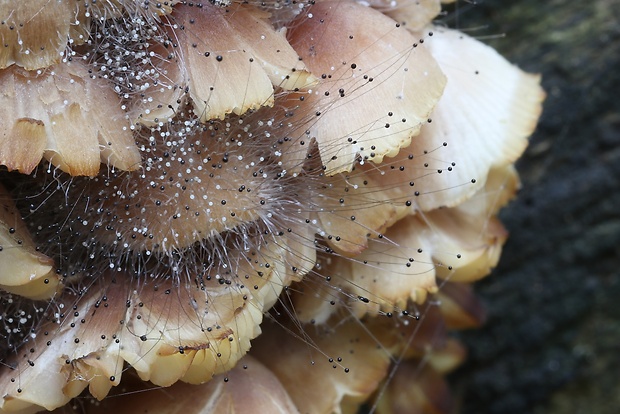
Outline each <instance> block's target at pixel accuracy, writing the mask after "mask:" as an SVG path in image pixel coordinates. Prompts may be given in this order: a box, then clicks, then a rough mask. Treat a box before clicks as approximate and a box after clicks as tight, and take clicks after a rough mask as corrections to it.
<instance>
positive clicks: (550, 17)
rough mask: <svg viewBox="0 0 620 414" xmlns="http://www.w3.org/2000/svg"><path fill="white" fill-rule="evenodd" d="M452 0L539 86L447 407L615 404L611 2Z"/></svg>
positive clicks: (618, 47)
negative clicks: (539, 79) (503, 239)
mask: <svg viewBox="0 0 620 414" xmlns="http://www.w3.org/2000/svg"><path fill="white" fill-rule="evenodd" d="M460 7H461V9H460V12H459V13H458V16H459V17H458V25H459V26H460V27H461V28H462V29H466V28H468V27H480V26H481V25H484V26H485V27H484V29H476V30H473V34H474V35H478V34H479V35H480V37H483V38H484V37H485V36H490V37H491V39H489V40H488V43H491V44H492V45H493V46H494V47H496V48H497V49H498V50H499V51H500V52H501V53H502V54H503V55H505V56H506V57H507V58H508V59H509V60H511V61H513V62H516V63H517V64H518V65H519V66H521V67H522V68H523V69H525V70H527V71H531V72H540V73H542V75H543V86H544V88H545V90H546V91H547V94H548V97H547V101H546V102H545V108H544V113H543V116H542V119H541V122H540V125H539V128H538V130H537V132H536V134H535V135H534V136H533V137H532V140H531V144H530V147H529V149H528V151H527V153H526V155H525V156H524V158H523V159H522V160H521V161H520V162H519V164H518V167H519V171H520V173H521V176H522V179H523V189H522V191H521V193H520V195H519V197H518V199H517V200H516V201H515V202H513V203H512V204H511V205H510V206H509V207H508V208H507V209H506V210H505V211H504V212H503V214H502V218H503V221H504V223H505V224H506V226H507V228H508V229H509V230H510V232H511V237H510V238H509V241H508V243H507V244H506V247H505V252H504V255H503V257H502V260H501V263H500V265H499V266H498V268H497V269H496V271H495V272H494V274H493V275H492V276H491V277H490V278H488V279H487V280H485V281H483V282H481V283H479V284H478V286H477V291H478V292H479V294H480V295H481V296H483V298H484V300H485V302H486V303H487V306H488V310H489V318H488V322H487V324H486V326H485V327H484V329H483V330H477V331H471V332H467V333H465V334H464V335H462V337H463V338H464V340H465V342H466V343H467V346H468V347H469V350H470V357H469V360H468V362H467V364H466V365H465V366H464V367H463V368H462V369H461V370H459V371H458V372H457V373H456V375H454V376H453V377H452V380H453V385H454V387H455V391H456V393H457V394H458V396H459V398H460V399H461V403H462V410H461V411H462V412H463V413H503V414H509V413H525V412H534V413H541V414H542V413H600V414H606V413H617V412H620V352H618V350H619V349H620V97H619V96H618V95H619V94H620V21H619V20H618V18H619V17H620V1H619V0H595V1H591V2H581V1H575V0H573V1H570V0H550V1H545V2H540V1H537V0H515V1H510V2H506V1H501V0H494V1H492V0H487V1H484V2H478V5H476V6H475V7H465V6H463V5H461V6H460ZM453 23H454V21H452V22H450V24H452V25H453ZM494 35H501V36H498V37H497V38H493V37H495V36H494Z"/></svg>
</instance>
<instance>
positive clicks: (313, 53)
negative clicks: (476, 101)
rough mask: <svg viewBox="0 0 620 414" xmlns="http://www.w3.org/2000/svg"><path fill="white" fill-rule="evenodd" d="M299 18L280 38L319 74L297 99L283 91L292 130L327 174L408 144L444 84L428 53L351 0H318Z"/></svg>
mask: <svg viewBox="0 0 620 414" xmlns="http://www.w3.org/2000/svg"><path fill="white" fill-rule="evenodd" d="M307 16H308V17H305V16H304V17H301V18H299V21H298V22H296V23H294V24H293V25H292V27H291V29H290V30H289V33H288V38H289V41H290V43H291V45H292V46H293V47H294V48H295V50H296V51H297V53H299V55H300V56H301V57H302V59H303V61H304V63H305V64H306V65H307V67H308V68H309V69H310V70H311V71H312V73H313V74H314V75H315V76H317V77H320V78H321V80H320V82H319V84H318V85H316V86H315V87H312V88H311V91H310V92H311V93H310V94H308V96H304V101H303V102H302V103H299V98H300V97H298V96H295V95H292V96H291V97H290V103H289V105H290V106H291V108H292V109H294V116H293V118H291V119H292V121H294V122H296V124H297V132H296V134H292V135H294V136H296V137H298V139H299V140H300V141H309V140H310V139H312V138H314V139H316V141H317V142H318V145H319V150H320V155H321V159H322V160H323V164H324V165H325V166H326V168H327V173H328V174H336V173H338V172H344V171H350V170H351V168H352V167H353V165H354V163H356V162H357V161H358V157H361V158H362V159H368V160H370V161H372V162H374V163H380V162H381V161H382V160H383V158H384V157H386V156H387V157H391V156H394V155H396V154H397V153H398V151H399V150H400V149H401V148H404V147H407V146H409V144H410V143H411V138H412V137H413V136H415V135H417V134H418V132H419V130H420V127H421V125H422V124H424V123H426V121H427V118H428V115H429V114H430V112H431V110H432V109H433V108H434V106H435V104H436V102H437V100H438V99H439V97H440V96H441V93H442V91H443V87H444V84H445V77H444V75H443V74H442V73H441V70H440V69H439V67H438V66H437V64H436V62H435V60H434V59H433V58H432V56H431V55H430V54H429V53H428V51H427V50H426V49H424V48H423V47H421V46H417V47H414V43H416V42H417V39H416V38H415V37H413V36H412V35H410V34H409V33H408V32H407V30H406V29H404V28H402V27H397V24H396V22H394V21H393V20H392V19H390V18H388V17H386V16H384V15H383V14H381V13H380V12H378V11H376V10H373V9H372V8H369V7H365V6H362V5H360V4H358V3H355V2H353V1H347V0H345V1H324V2H318V3H316V4H314V5H312V6H311V7H310V8H309V9H308V12H307ZM326 96H327V97H326Z"/></svg>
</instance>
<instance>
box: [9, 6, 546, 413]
mask: <svg viewBox="0 0 620 414" xmlns="http://www.w3.org/2000/svg"><path fill="white" fill-rule="evenodd" d="M440 11H441V4H440V2H439V0H427V1H411V0H398V1H392V2H387V1H383V0H373V1H370V2H356V1H353V0H321V1H266V2H259V1H249V2H248V1H243V2H240V1H239V2H237V1H232V2H229V1H210V2H209V1H205V2H187V1H168V2H153V1H142V0H96V1H95V0H89V1H85V0H79V1H78V0H57V1H53V2H52V1H50V0H32V1H28V2H3V3H2V4H0V34H1V35H2V39H3V45H2V47H0V99H1V100H2V102H0V126H1V128H2V133H1V134H0V165H1V166H2V167H1V170H0V200H1V204H0V206H1V207H2V208H1V209H0V321H1V322H0V358H1V362H2V363H1V365H0V390H2V395H0V397H1V399H0V412H20V413H27V412H35V411H38V410H54V409H57V408H59V407H65V409H66V410H68V411H71V410H77V411H80V412H111V411H112V410H120V411H119V412H133V410H136V411H138V410H140V411H144V410H146V411H148V412H161V413H164V412H170V410H171V409H172V408H171V407H172V406H174V407H175V408H174V409H175V410H176V411H178V412H180V411H181V410H183V411H187V412H188V413H189V412H196V413H198V412H200V413H207V412H209V413H211V412H213V413H216V412H217V413H219V412H270V413H271V412H282V413H290V412H309V413H331V412H356V411H357V410H358V409H359V407H360V406H362V405H363V404H370V405H371V406H372V407H373V410H376V411H377V412H380V413H396V412H412V411H410V410H418V411H420V412H429V413H430V412H433V413H435V412H444V413H448V412H451V410H452V405H451V402H450V399H449V390H448V389H447V386H446V384H445V382H444V380H443V378H442V376H443V374H445V373H447V372H449V371H450V370H452V369H454V368H455V367H456V366H457V365H458V364H459V363H460V362H461V361H462V359H463V358H464V349H463V348H462V346H461V345H460V344H459V343H458V342H457V341H455V340H454V339H450V338H449V337H448V335H447V330H448V329H464V328H470V327H475V326H478V325H479V324H480V323H481V322H482V320H483V319H484V311H483V309H482V307H481V305H480V303H479V302H478V301H477V300H476V298H475V296H474V294H473V292H472V289H471V286H470V283H471V282H473V281H475V280H478V279H480V278H482V277H484V276H485V275H487V274H488V273H489V271H490V270H491V268H493V267H494V266H495V264H496V263H497V261H498V259H499V255H500V252H501V246H502V244H503V242H504V241H505V239H506V236H507V233H506V231H505V229H504V228H503V226H502V225H501V223H500V222H499V220H498V219H497V213H498V211H499V209H500V208H501V207H502V206H504V205H505V204H506V203H507V202H508V201H509V200H510V198H511V197H512V196H513V195H514V193H515V192H516V190H517V188H518V186H519V182H518V176H517V173H516V171H515V169H514V167H513V164H514V162H515V161H516V160H517V159H518V157H519V156H520V155H521V153H522V152H523V150H524V149H525V147H526V145H527V137H528V136H529V135H530V134H531V132H532V131H533V129H534V127H535V124H536V121H537V119H538V116H539V114H540V108H541V101H542V99H543V95H544V94H543V93H542V91H541V89H540V87H539V78H538V77H537V76H534V75H529V74H525V73H523V72H521V71H520V70H519V69H518V68H516V67H514V66H512V65H510V64H509V63H508V62H506V61H505V60H504V59H503V58H501V57H500V56H499V55H498V54H497V53H496V52H495V51H494V50H492V49H491V48H489V47H488V46H485V45H484V44H482V43H480V42H479V41H477V40H475V39H473V38H471V37H469V36H467V35H465V34H463V33H461V32H458V31H456V30H453V29H449V28H446V27H443V26H440V25H433V23H432V21H433V19H434V18H436V17H437V15H438V14H439V13H440ZM187 383H189V384H202V385H197V386H192V385H188V384H187ZM153 386H156V387H158V389H159V391H156V390H151V391H149V392H148V393H145V392H140V391H144V390H146V389H148V388H151V387H153ZM159 387H165V388H164V389H163V390H162V389H161V388H159ZM86 389H87V390H86ZM109 394H113V395H115V398H106V397H108V395H109ZM76 397H79V398H76ZM72 399H73V402H71V401H72Z"/></svg>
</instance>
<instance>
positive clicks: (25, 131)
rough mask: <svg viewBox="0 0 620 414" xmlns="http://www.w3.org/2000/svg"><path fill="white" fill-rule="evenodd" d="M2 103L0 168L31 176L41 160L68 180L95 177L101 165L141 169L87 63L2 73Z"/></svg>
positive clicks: (114, 107)
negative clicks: (59, 170) (69, 177)
mask: <svg viewBox="0 0 620 414" xmlns="http://www.w3.org/2000/svg"><path fill="white" fill-rule="evenodd" d="M0 99H1V100H2V105H0V128H1V132H0V164H2V165H6V166H7V167H8V168H9V170H18V171H19V172H22V173H25V174H29V173H30V172H32V171H33V170H34V168H35V167H36V166H37V164H38V163H39V161H40V160H41V159H42V158H43V157H45V158H46V159H47V160H48V161H50V162H51V163H52V164H53V165H54V166H56V167H58V168H60V169H61V170H63V171H65V172H67V173H69V174H71V175H85V176H95V175H97V174H98V173H99V169H100V165H101V163H104V164H107V165H109V166H110V167H114V168H119V169H121V170H135V169H137V168H138V167H139V166H140V153H139V151H138V148H137V147H136V146H135V144H134V140H133V135H132V131H131V128H130V125H129V122H127V120H126V119H125V114H124V113H123V112H122V110H121V108H120V102H119V100H118V98H117V96H116V94H115V93H114V91H113V90H112V89H111V88H110V85H109V84H108V83H107V82H106V81H104V80H102V79H97V78H95V77H93V76H92V75H91V74H89V71H88V67H87V66H86V64H85V63H82V62H80V61H77V60H76V61H74V62H72V63H70V64H59V65H56V66H53V67H51V68H48V69H46V70H44V71H36V72H27V71H24V70H23V69H21V68H18V67H16V66H13V67H11V68H8V69H5V70H3V71H1V72H0ZM16 103H18V104H16Z"/></svg>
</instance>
